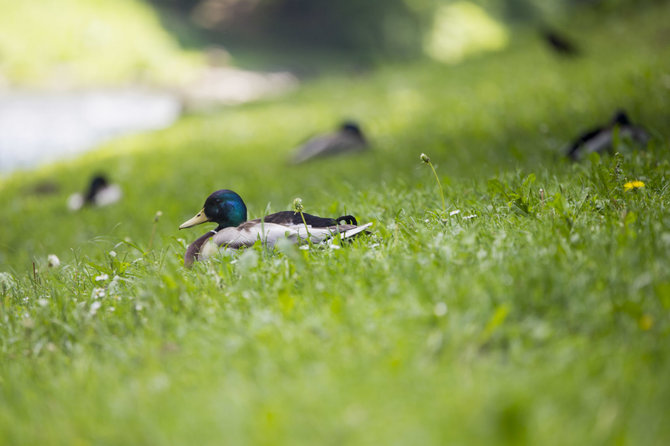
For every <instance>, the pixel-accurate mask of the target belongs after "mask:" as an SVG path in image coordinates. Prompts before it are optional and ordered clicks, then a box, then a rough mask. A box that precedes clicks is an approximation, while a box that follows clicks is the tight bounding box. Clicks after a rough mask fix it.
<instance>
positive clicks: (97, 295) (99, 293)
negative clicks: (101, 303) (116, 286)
mask: <svg viewBox="0 0 670 446" xmlns="http://www.w3.org/2000/svg"><path fill="white" fill-rule="evenodd" d="M91 297H92V298H93V299H102V298H103V297H105V289H104V288H93V292H92V293H91Z"/></svg>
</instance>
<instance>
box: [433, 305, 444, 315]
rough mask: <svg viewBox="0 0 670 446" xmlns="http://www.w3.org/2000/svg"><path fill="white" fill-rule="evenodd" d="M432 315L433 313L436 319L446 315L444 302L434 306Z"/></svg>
mask: <svg viewBox="0 0 670 446" xmlns="http://www.w3.org/2000/svg"><path fill="white" fill-rule="evenodd" d="M433 313H435V316H437V317H442V316H444V315H445V314H447V304H445V303H444V302H438V303H436V304H435V308H433Z"/></svg>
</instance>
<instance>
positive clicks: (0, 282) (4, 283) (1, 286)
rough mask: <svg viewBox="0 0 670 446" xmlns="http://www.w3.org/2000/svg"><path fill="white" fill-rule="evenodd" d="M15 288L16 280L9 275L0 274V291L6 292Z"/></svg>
mask: <svg viewBox="0 0 670 446" xmlns="http://www.w3.org/2000/svg"><path fill="white" fill-rule="evenodd" d="M15 287H16V280H14V276H12V275H11V274H10V273H5V272H2V273H0V291H2V292H3V293H4V292H7V291H9V290H11V289H13V288H15Z"/></svg>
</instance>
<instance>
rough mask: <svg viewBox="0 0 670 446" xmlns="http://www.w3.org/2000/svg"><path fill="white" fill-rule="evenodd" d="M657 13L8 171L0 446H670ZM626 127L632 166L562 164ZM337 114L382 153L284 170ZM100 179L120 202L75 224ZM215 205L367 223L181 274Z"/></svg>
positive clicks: (393, 71)
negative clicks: (232, 198)
mask: <svg viewBox="0 0 670 446" xmlns="http://www.w3.org/2000/svg"><path fill="white" fill-rule="evenodd" d="M669 18H670V7H668V6H658V7H657V8H655V9H653V10H647V11H637V12H633V13H631V14H628V15H627V17H625V18H624V17H619V18H617V17H607V18H605V19H603V20H601V22H600V28H598V29H597V30H595V31H593V32H591V33H586V32H585V34H584V35H583V36H582V38H583V42H584V45H585V47H586V51H587V56H586V57H584V58H581V59H578V60H574V61H563V60H558V59H556V58H554V57H552V55H550V54H547V53H546V52H545V51H544V49H543V48H542V47H541V46H540V45H539V43H537V44H536V43H533V42H530V41H527V42H523V41H519V42H515V43H514V45H513V46H512V48H511V49H510V50H508V51H506V52H504V53H501V54H498V55H494V56H491V57H487V58H481V59H477V60H473V61H470V62H468V63H466V64H463V65H460V66H455V67H445V66H438V65H429V64H417V65H411V66H394V67H388V68H385V69H381V70H379V71H378V72H375V73H372V74H369V75H366V76H361V77H356V78H342V77H334V78H325V79H322V80H320V81H317V82H315V83H313V84H310V85H308V86H307V87H305V88H304V89H302V90H301V91H300V92H298V93H296V94H294V95H292V96H290V97H288V98H285V99H283V100H281V101H278V102H270V103H260V104H255V105H248V106H244V107H240V108H235V109H228V110H223V111H221V112H220V113H217V114H214V115H204V116H189V117H186V118H184V119H182V120H181V121H180V122H179V123H178V124H177V125H176V126H175V127H174V128H171V129H169V130H165V131H162V132H158V133H153V134H149V135H141V136H134V137H129V138H125V139H122V140H119V141H115V142H113V143H110V144H108V145H107V146H106V147H104V148H102V149H100V150H99V151H96V152H93V153H90V154H87V155H85V156H83V157H82V158H80V159H78V160H75V161H70V162H64V163H61V164H59V165H55V166H52V167H48V168H44V169H40V170H38V171H36V172H27V173H20V174H16V175H13V176H11V177H8V178H5V179H4V180H3V182H2V183H1V187H2V189H1V190H0V208H2V210H3V211H2V212H1V213H0V226H1V227H2V228H3V229H2V231H1V232H0V253H1V257H0V270H3V271H5V272H6V273H5V274H3V275H2V278H1V279H0V290H1V292H2V298H1V300H0V304H1V306H0V317H1V318H2V319H1V320H2V322H1V323H0V352H1V355H2V356H1V357H0V443H2V444H67V445H70V444H147V445H153V444H245V443H246V444H249V443H253V444H296V443H298V444H344V443H346V444H451V443H454V444H491V443H502V444H557V445H564V444H612V443H615V444H658V445H661V444H667V442H668V441H669V439H670V423H669V422H668V421H670V420H669V419H668V418H669V417H668V413H670V380H668V378H667V377H668V376H670V351H669V348H668V334H669V332H670V320H669V310H670V262H669V259H668V257H669V256H668V252H669V249H670V211H669V210H668V209H669V205H670V200H669V195H668V187H669V183H668V174H669V173H670V156H669V155H668V149H669V148H670V147H669V144H668V138H669V136H670V130H669V129H668V127H667V123H668V119H669V118H670V114H669V113H668V109H667V104H668V103H669V99H670V90H669V89H668V80H667V79H668V75H669V73H670V46H668V45H667V42H665V41H663V39H666V38H667V37H664V36H665V35H666V34H665V31H664V30H665V29H666V25H665V24H666V23H667V21H668V19H669ZM589 20H595V18H594V17H583V18H581V19H580V21H581V23H579V24H578V25H580V26H581V28H580V29H589V28H588V26H586V25H588V24H589ZM624 37H625V38H624ZM612 40H615V41H616V42H617V44H616V45H612ZM617 107H625V108H626V109H628V110H629V111H630V114H631V115H632V117H633V119H635V120H637V121H640V122H643V123H644V124H645V125H646V126H647V127H648V128H649V129H650V131H651V132H652V133H653V135H654V140H653V142H652V144H651V145H650V147H649V148H648V150H646V151H642V152H637V151H633V150H630V149H627V148H625V147H620V150H621V153H622V154H621V155H619V156H605V157H603V158H598V157H595V156H594V157H592V158H591V159H589V160H587V161H586V162H584V163H582V164H570V163H568V162H566V161H564V160H563V159H562V157H561V151H560V150H561V148H562V147H563V146H564V144H566V143H567V142H568V141H569V140H570V139H571V137H573V136H574V135H575V134H577V133H578V132H579V131H580V130H583V129H584V128H585V127H590V126H591V125H593V124H597V123H599V122H601V121H604V120H606V119H608V118H609V115H610V114H611V113H612V112H613V110H614V109H615V108H617ZM345 116H346V117H354V118H358V119H360V120H361V122H362V123H363V124H364V129H365V130H368V133H369V134H370V138H371V139H372V140H373V141H374V146H375V147H374V150H373V151H371V152H370V153H367V154H364V155H360V156H353V157H342V158H339V159H333V160H328V161H323V162H315V163H312V164H309V165H304V166H298V167H293V166H288V165H287V164H286V159H287V156H288V155H289V153H290V150H291V147H292V146H294V145H295V144H296V143H297V142H298V141H299V140H300V139H301V138H303V137H305V136H307V135H308V134H310V133H312V132H316V131H319V130H324V129H328V128H330V127H331V126H332V125H333V123H334V122H336V121H337V120H338V119H340V118H341V117H345ZM422 152H425V153H427V154H428V155H429V156H430V157H431V159H432V161H433V163H435V164H436V167H437V172H438V175H439V176H440V179H441V181H442V183H443V185H444V188H445V198H446V207H447V215H440V214H441V207H442V203H441V198H440V195H439V192H438V189H437V185H436V183H435V178H434V177H433V174H432V172H431V171H430V168H429V167H428V166H426V165H424V164H422V163H421V161H420V160H419V155H420V153H422ZM97 169H105V170H107V171H109V172H110V173H111V175H112V176H113V178H114V179H115V180H116V181H118V182H119V183H120V184H121V185H122V186H123V188H124V191H125V199H124V201H122V202H121V203H120V204H118V205H114V206H111V207H108V208H103V209H87V210H84V211H83V212H80V213H76V214H72V213H68V212H67V211H66V210H65V206H64V204H65V199H66V197H67V195H68V193H70V192H71V191H74V190H77V189H81V188H82V187H83V186H84V184H85V182H86V181H87V178H88V176H89V174H90V173H91V172H93V171H95V170H97ZM46 179H55V180H57V181H58V182H59V183H60V184H61V192H60V193H59V194H56V195H54V196H46V197H37V196H34V195H30V194H28V193H27V190H29V188H30V187H31V185H33V184H36V183H37V182H39V181H43V180H46ZM630 180H641V181H644V183H645V187H644V188H642V189H639V190H635V191H625V190H624V184H625V183H626V182H627V181H630ZM217 188H231V189H233V190H235V191H237V192H238V193H240V194H241V195H242V196H243V197H244V198H245V200H246V202H247V204H248V206H249V210H250V214H251V216H252V217H257V216H260V215H262V214H263V213H264V212H265V211H266V209H271V210H273V211H277V210H283V209H289V208H290V205H291V203H292V201H293V199H294V198H295V197H301V198H302V199H303V204H304V206H305V211H306V212H311V213H316V214H327V215H341V214H343V213H345V212H346V213H352V214H354V215H356V216H357V217H358V219H359V221H361V222H367V221H374V222H375V226H374V230H373V233H372V234H371V235H370V236H368V237H364V238H360V239H358V240H355V241H354V242H353V243H352V244H351V245H349V246H346V247H343V248H342V249H335V250H333V249H327V248H324V249H321V248H315V249H312V250H310V251H304V250H298V249H285V250H283V251H282V252H267V251H264V250H262V249H260V248H258V249H250V250H247V251H245V252H242V253H239V254H236V255H233V256H232V257H226V256H222V257H221V258H218V259H214V260H212V261H210V262H208V263H198V264H196V265H195V267H194V268H193V269H192V270H187V269H184V268H183V266H182V255H183V252H184V247H185V244H186V243H188V241H190V240H193V239H195V238H196V237H197V236H199V235H200V234H201V233H202V232H204V231H205V229H204V228H203V229H201V230H198V229H195V230H188V231H181V232H179V231H178V230H177V227H178V225H179V224H180V223H181V222H183V221H184V220H186V219H187V218H189V217H191V216H192V215H193V214H194V213H195V212H196V211H198V210H199V209H200V207H201V205H202V203H203V201H204V199H205V197H206V196H207V195H208V194H209V193H210V192H212V191H213V190H215V189H217ZM540 189H541V190H542V191H543V192H542V193H540ZM158 210H161V211H162V212H163V216H162V218H161V219H160V220H159V222H158V223H157V227H156V234H157V235H156V239H155V242H154V249H153V250H151V251H149V250H148V244H149V239H150V237H151V233H152V228H153V217H154V215H155V213H156V211H158ZM454 210H460V213H458V214H454V215H448V213H450V212H452V211H454ZM469 215H476V217H474V218H471V219H466V218H465V217H466V216H469ZM112 251H113V252H114V254H112ZM51 253H54V254H56V255H58V256H59V257H60V259H61V261H62V266H61V267H60V268H57V269H49V268H48V267H47V266H46V257H47V255H48V254H51ZM33 262H34V265H35V272H33ZM104 275H107V276H104ZM101 276H102V277H101ZM96 278H99V279H96ZM100 289H102V290H104V294H105V295H104V296H102V297H101V296H98V297H97V298H96V297H95V295H96V294H101V292H100ZM98 303H99V306H98ZM96 307H97V308H96Z"/></svg>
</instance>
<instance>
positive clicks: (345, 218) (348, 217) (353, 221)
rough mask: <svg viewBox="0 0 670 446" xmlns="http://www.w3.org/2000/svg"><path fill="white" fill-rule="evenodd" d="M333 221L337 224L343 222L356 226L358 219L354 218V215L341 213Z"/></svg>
mask: <svg viewBox="0 0 670 446" xmlns="http://www.w3.org/2000/svg"><path fill="white" fill-rule="evenodd" d="M335 221H336V222H337V224H338V225H339V224H342V223H344V224H347V225H354V226H358V221H357V220H356V217H354V216H353V215H343V216H341V217H337V218H336V219H335Z"/></svg>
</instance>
